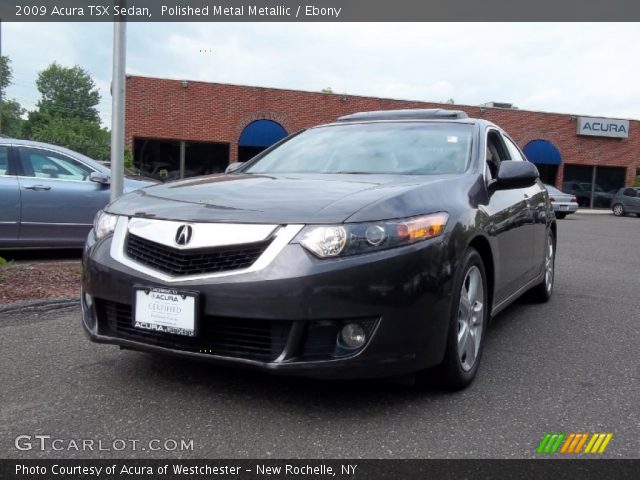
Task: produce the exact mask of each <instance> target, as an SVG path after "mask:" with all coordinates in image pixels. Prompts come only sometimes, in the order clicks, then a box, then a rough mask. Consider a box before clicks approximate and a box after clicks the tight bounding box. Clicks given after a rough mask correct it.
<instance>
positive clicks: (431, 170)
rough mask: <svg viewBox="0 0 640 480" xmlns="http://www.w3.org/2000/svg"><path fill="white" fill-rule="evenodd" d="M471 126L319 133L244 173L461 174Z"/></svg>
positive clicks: (383, 126) (348, 128)
mask: <svg viewBox="0 0 640 480" xmlns="http://www.w3.org/2000/svg"><path fill="white" fill-rule="evenodd" d="M472 133H473V130H472V126H471V125H463V124H462V125H460V124H444V125H443V124H440V125H438V124H428V123H410V122H399V123H370V124H356V125H336V126H329V127H319V128H314V129H311V130H307V131H306V132H303V133H301V134H300V135H297V136H296V137H293V138H292V139H291V140H289V141H287V142H285V143H284V144H282V145H281V146H280V147H278V148H276V149H275V150H273V151H272V152H270V153H268V154H267V155H265V156H264V157H262V158H260V159H259V160H258V161H257V162H256V163H254V164H253V165H252V166H250V167H249V168H248V169H247V170H246V172H247V173H390V174H402V175H437V174H451V173H463V172H464V171H465V170H466V169H467V165H468V164H469V159H470V157H471V138H472Z"/></svg>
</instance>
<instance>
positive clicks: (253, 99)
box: [125, 76, 640, 206]
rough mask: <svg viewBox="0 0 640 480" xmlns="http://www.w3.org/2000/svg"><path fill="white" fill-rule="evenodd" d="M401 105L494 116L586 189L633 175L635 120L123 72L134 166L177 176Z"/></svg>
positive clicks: (639, 127) (547, 166)
mask: <svg viewBox="0 0 640 480" xmlns="http://www.w3.org/2000/svg"><path fill="white" fill-rule="evenodd" d="M491 105H494V106H491ZM507 107H508V106H507ZM400 108H455V109H461V110H464V111H466V112H467V113H468V114H469V116H471V117H481V118H486V119H488V120H490V121H493V122H495V123H497V124H498V125H500V126H502V127H503V128H504V129H505V130H506V131H507V132H509V134H510V135H511V136H512V137H513V139H514V140H515V141H516V142H517V143H518V144H519V145H520V147H521V148H522V149H523V150H524V152H525V154H527V157H528V158H529V160H531V161H533V162H534V163H536V164H537V165H538V168H539V170H540V172H541V175H542V177H543V179H544V180H545V182H547V183H553V184H555V185H556V186H558V187H564V188H565V189H573V188H583V189H586V190H589V189H590V190H591V192H590V195H591V196H592V197H593V196H594V191H599V190H600V189H602V190H604V191H605V192H608V191H611V190H613V189H617V188H619V187H622V186H628V185H630V184H631V183H632V182H633V179H634V178H635V176H636V175H637V174H638V173H640V172H638V169H639V168H640V122H639V121H636V120H631V121H627V120H616V119H594V118H592V117H580V116H578V115H571V114H559V113H545V112H532V111H525V110H518V109H513V108H499V107H496V106H495V104H489V105H486V106H468V105H455V107H454V106H452V105H447V104H439V103H429V102H418V101H406V100H392V99H384V98H374V97H361V96H354V95H343V94H333V93H321V92H303V91H296V90H284V89H275V88H260V87H248V86H241V85H228V84H219V83H206V82H195V81H190V80H182V81H180V80H167V79H158V78H148V77H139V76H129V77H128V78H127V103H126V125H125V138H126V143H127V146H128V147H129V148H131V150H132V151H133V153H134V161H135V163H136V165H137V166H139V167H141V168H142V169H143V170H144V171H145V172H147V173H148V174H151V175H155V176H158V177H165V178H177V177H180V176H190V175H198V174H203V173H212V172H218V171H222V170H223V169H224V168H225V167H226V165H227V164H228V163H229V162H233V161H236V160H241V161H242V160H246V159H248V158H251V157H252V156H253V155H255V153H257V152H259V151H260V150H262V149H264V148H265V147H267V146H268V145H270V144H272V143H274V142H275V141H277V140H279V139H280V138H282V137H284V136H286V135H287V134H289V133H293V132H296V131H298V130H300V129H303V128H306V127H309V126H312V125H317V124H320V123H327V122H331V121H334V120H335V119H336V118H337V117H338V116H340V115H345V114H349V113H353V112H357V111H365V110H385V109H400ZM585 122H586V123H585ZM590 122H591V123H590ZM594 122H595V123H594ZM609 122H612V123H613V125H609ZM585 126H586V127H585ZM594 126H595V128H593V127H594ZM585 128H586V130H585ZM616 137H617V138H616ZM580 186H582V187H580ZM596 206H597V205H596Z"/></svg>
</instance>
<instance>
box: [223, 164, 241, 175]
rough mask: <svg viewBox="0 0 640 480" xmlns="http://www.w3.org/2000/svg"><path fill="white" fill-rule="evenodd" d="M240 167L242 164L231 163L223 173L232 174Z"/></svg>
mask: <svg viewBox="0 0 640 480" xmlns="http://www.w3.org/2000/svg"><path fill="white" fill-rule="evenodd" d="M242 165H244V163H243V162H231V163H230V164H229V165H228V166H227V168H226V169H225V170H224V173H233V172H235V171H236V170H238V169H239V168H240V167H241V166H242Z"/></svg>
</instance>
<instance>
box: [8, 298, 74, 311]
mask: <svg viewBox="0 0 640 480" xmlns="http://www.w3.org/2000/svg"><path fill="white" fill-rule="evenodd" d="M79 305H80V299H79V298H77V297H69V298H50V299H45V300H22V301H19V302H14V303H7V304H6V305H0V314H2V313H12V312H16V311H20V312H33V311H37V312H49V311H51V310H59V309H62V308H69V307H76V306H79Z"/></svg>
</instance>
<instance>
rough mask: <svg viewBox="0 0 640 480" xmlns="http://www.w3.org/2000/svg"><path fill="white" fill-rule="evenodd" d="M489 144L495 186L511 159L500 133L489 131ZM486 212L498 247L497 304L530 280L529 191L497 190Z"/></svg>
mask: <svg viewBox="0 0 640 480" xmlns="http://www.w3.org/2000/svg"><path fill="white" fill-rule="evenodd" d="M485 141H486V148H485V155H486V168H485V175H486V179H487V181H488V183H491V182H492V181H493V180H495V178H496V176H497V172H498V170H499V168H500V166H499V164H500V162H502V161H504V160H509V159H510V158H509V153H508V150H507V148H506V145H505V143H504V140H503V137H502V135H501V133H500V132H499V131H498V130H496V129H494V128H490V129H488V130H487V134H486V137H485ZM492 164H493V165H494V166H492ZM486 211H487V213H488V214H489V216H490V224H491V227H490V232H491V234H492V235H493V236H495V241H496V242H497V245H498V248H497V249H496V257H497V258H495V261H496V274H497V275H496V293H495V296H496V303H500V302H501V301H503V300H505V299H507V298H508V297H509V296H511V295H513V294H514V293H515V292H517V291H518V290H519V289H520V288H521V287H522V286H523V285H524V284H525V283H526V282H527V281H528V279H529V278H528V276H529V270H530V262H531V257H532V255H533V240H532V236H531V233H532V229H533V227H532V225H531V213H530V209H529V203H528V198H527V192H526V189H509V190H496V191H493V192H492V193H491V196H490V198H489V203H488V205H487V207H486Z"/></svg>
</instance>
